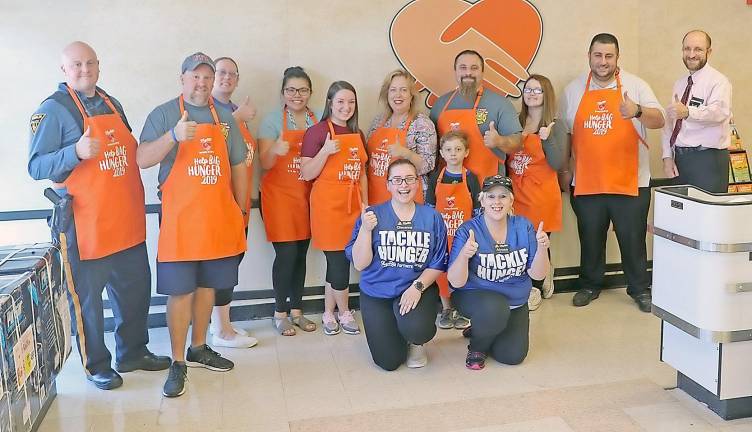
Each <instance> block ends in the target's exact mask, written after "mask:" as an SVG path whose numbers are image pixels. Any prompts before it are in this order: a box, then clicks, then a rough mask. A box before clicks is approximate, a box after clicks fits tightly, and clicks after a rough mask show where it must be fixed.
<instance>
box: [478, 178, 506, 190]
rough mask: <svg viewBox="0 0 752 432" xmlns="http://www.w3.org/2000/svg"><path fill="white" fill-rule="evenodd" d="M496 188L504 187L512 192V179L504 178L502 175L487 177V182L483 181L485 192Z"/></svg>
mask: <svg viewBox="0 0 752 432" xmlns="http://www.w3.org/2000/svg"><path fill="white" fill-rule="evenodd" d="M494 186H504V187H505V188H507V189H509V190H510V191H511V190H512V179H510V178H509V177H504V176H502V175H495V176H491V177H486V179H485V180H483V187H482V190H483V192H486V191H488V190H489V189H491V188H492V187H494Z"/></svg>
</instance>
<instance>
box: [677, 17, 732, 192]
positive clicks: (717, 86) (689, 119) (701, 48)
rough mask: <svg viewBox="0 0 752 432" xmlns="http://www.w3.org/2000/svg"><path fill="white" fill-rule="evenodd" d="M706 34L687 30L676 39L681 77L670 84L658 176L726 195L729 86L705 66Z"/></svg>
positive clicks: (706, 58) (707, 56)
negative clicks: (679, 47)
mask: <svg viewBox="0 0 752 432" xmlns="http://www.w3.org/2000/svg"><path fill="white" fill-rule="evenodd" d="M710 45H711V39H710V36H709V35H708V34H707V33H705V32H704V31H702V30H692V31H690V32H689V33H687V34H686V35H685V36H684V39H682V60H683V62H684V66H686V67H687V71H688V74H685V75H684V76H682V77H681V78H679V79H678V80H677V81H676V83H674V88H673V93H672V101H671V104H670V105H668V106H667V107H666V114H667V116H668V118H667V120H668V121H667V122H666V125H665V126H664V128H663V172H664V173H665V174H666V177H668V178H673V179H674V184H690V185H694V186H697V187H699V188H701V189H704V190H706V191H708V192H716V193H725V192H728V177H729V151H728V146H729V143H730V142H731V126H730V124H729V122H730V120H731V83H730V82H729V80H728V78H726V77H725V76H724V75H723V74H722V73H720V72H718V71H717V70H716V69H714V68H713V67H712V66H710V65H709V64H707V63H708V58H709V57H710V54H711V53H712V52H713V49H712V48H711V46H710Z"/></svg>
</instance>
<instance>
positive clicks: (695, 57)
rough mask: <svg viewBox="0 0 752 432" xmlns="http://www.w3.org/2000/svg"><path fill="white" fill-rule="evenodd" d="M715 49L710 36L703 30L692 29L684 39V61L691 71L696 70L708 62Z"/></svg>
mask: <svg viewBox="0 0 752 432" xmlns="http://www.w3.org/2000/svg"><path fill="white" fill-rule="evenodd" d="M712 52H713V49H712V48H711V47H710V36H708V34H707V33H705V32H704V31H702V30H692V31H691V32H689V33H687V34H686V35H684V39H682V61H683V62H684V65H685V66H686V67H687V70H689V71H690V72H695V71H698V70H700V69H702V68H703V67H705V65H706V64H707V62H708V57H709V56H710V53H712Z"/></svg>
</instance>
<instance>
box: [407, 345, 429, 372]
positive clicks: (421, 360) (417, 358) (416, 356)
mask: <svg viewBox="0 0 752 432" xmlns="http://www.w3.org/2000/svg"><path fill="white" fill-rule="evenodd" d="M426 364H428V355H426V348H425V347H424V346H423V345H414V344H408V345H407V361H406V362H405V366H407V367H409V368H422V367H423V366H425V365H426Z"/></svg>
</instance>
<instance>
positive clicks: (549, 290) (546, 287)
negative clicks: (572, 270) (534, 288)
mask: <svg viewBox="0 0 752 432" xmlns="http://www.w3.org/2000/svg"><path fill="white" fill-rule="evenodd" d="M554 270H555V269H554V266H553V264H552V265H551V268H550V269H549V270H548V274H547V275H546V278H545V279H543V289H542V293H541V294H542V295H543V298H544V299H547V298H551V297H553V295H554Z"/></svg>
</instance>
